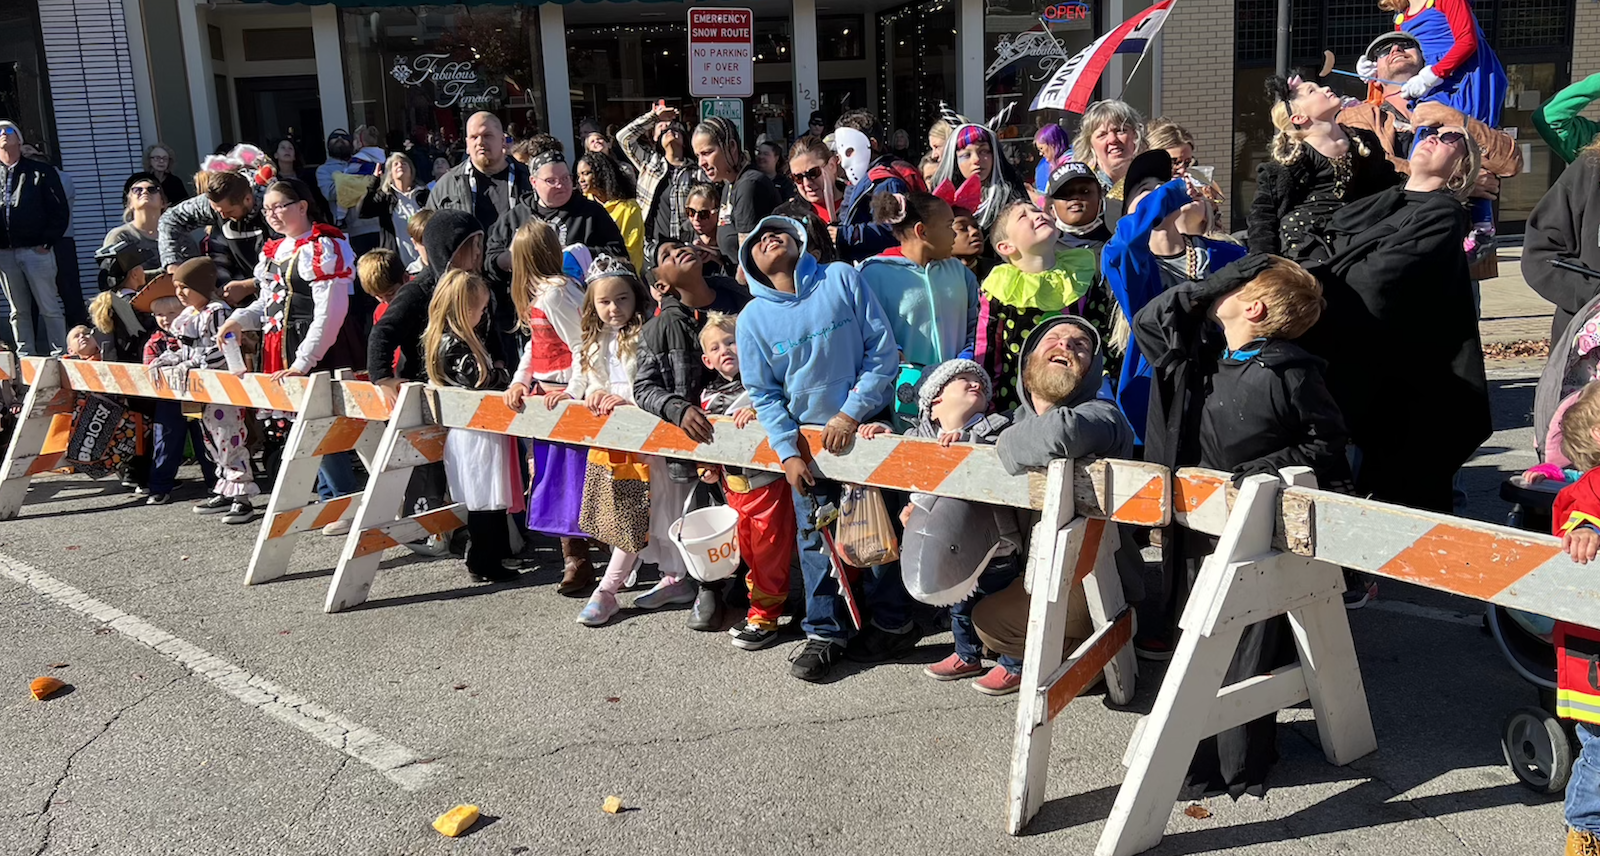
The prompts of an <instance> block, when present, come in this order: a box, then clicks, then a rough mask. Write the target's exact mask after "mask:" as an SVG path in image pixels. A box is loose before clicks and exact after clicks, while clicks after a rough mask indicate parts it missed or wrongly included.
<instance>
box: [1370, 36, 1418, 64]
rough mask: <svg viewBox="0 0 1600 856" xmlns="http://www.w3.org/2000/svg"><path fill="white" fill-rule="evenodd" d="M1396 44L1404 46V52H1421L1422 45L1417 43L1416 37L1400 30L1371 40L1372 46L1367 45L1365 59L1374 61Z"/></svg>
mask: <svg viewBox="0 0 1600 856" xmlns="http://www.w3.org/2000/svg"><path fill="white" fill-rule="evenodd" d="M1396 42H1399V43H1401V44H1402V45H1404V47H1405V49H1406V50H1422V43H1421V42H1419V41H1417V37H1416V36H1413V35H1411V34H1410V33H1407V32H1404V31H1402V30H1390V31H1389V32H1387V33H1384V34H1383V35H1381V36H1379V37H1377V38H1375V39H1373V40H1372V44H1370V45H1367V52H1366V54H1365V56H1366V58H1367V59H1371V60H1376V59H1377V58H1378V57H1380V56H1382V55H1383V54H1385V53H1388V52H1389V47H1390V46H1391V45H1393V44H1395V43H1396Z"/></svg>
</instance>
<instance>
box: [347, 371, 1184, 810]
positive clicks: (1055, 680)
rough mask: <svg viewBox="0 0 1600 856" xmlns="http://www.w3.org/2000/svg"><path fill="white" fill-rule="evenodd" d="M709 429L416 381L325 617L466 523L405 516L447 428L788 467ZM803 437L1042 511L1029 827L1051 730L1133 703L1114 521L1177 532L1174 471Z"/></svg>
mask: <svg viewBox="0 0 1600 856" xmlns="http://www.w3.org/2000/svg"><path fill="white" fill-rule="evenodd" d="M713 421H714V423H715V426H716V437H715V439H714V441H713V442H711V443H706V444H698V443H695V442H694V441H693V440H690V439H689V438H688V437H687V436H686V435H685V434H684V433H683V431H682V430H680V429H679V428H677V427H676V426H673V425H671V424H668V423H665V422H662V421H661V420H659V419H657V418H656V417H654V416H652V415H650V414H649V413H646V412H645V411H643V410H641V409H639V408H637V407H620V408H617V409H616V410H615V411H613V412H612V413H611V414H610V415H608V416H596V415H594V414H592V413H590V412H589V410H588V409H587V408H586V407H584V406H583V405H582V404H581V403H579V402H564V403H562V404H561V405H559V406H558V407H557V408H556V409H554V410H550V409H547V408H546V407H544V406H543V404H542V403H541V402H540V401H539V400H538V399H530V400H529V402H528V404H527V405H526V406H525V408H524V409H523V411H522V412H520V413H519V412H513V411H511V410H510V409H508V408H507V407H506V406H505V404H504V402H503V401H502V399H501V396H500V395H499V394H497V393H484V392H474V391H471V390H462V389H454V388H427V387H423V386H422V385H420V384H414V385H408V386H406V387H405V388H404V389H403V390H402V392H401V395H400V401H399V403H398V404H397V405H396V408H395V414H394V416H393V418H391V420H390V422H389V430H388V431H387V432H386V434H385V435H384V439H383V441H382V442H381V443H380V445H379V449H378V454H377V459H376V462H375V467H374V469H373V470H372V481H371V482H370V483H369V484H368V487H367V490H366V493H365V496H364V498H363V499H362V504H361V508H360V509H359V510H358V511H357V513H356V518H355V523H354V528H353V529H352V531H351V532H350V535H349V539H348V540H347V541H346V543H345V547H344V552H343V553H342V554H341V556H340V560H339V567H338V570H337V571H336V572H335V574H334V579H333V584H332V586H331V587H330V588H329V591H328V598H327V602H326V604H325V609H326V610H327V611H328V612H337V611H340V610H343V609H348V608H350V607H353V606H356V605H358V604H360V603H362V602H364V601H365V599H366V596H367V592H368V590H369V589H370V587H371V585H372V581H373V579H374V577H375V575H376V573H377V569H378V564H379V560H380V558H381V554H382V552H383V550H385V549H389V548H392V547H396V546H399V544H400V543H402V542H404V541H406V540H411V539H414V538H419V537H422V536H424V535H427V534H437V533H440V532H444V531H448V530H449V529H453V528H456V527H458V526H460V525H462V522H463V518H464V513H463V512H461V511H460V510H459V507H458V506H449V507H447V508H445V509H439V510H435V511H431V512H428V513H427V514H424V515H420V516H417V517H411V518H402V519H398V520H397V519H396V516H397V514H398V513H399V510H400V503H401V499H400V497H401V494H402V493H403V492H404V488H405V485H406V483H407V481H408V480H409V478H410V471H411V470H412V469H413V468H415V467H417V466H420V465H422V464H424V463H431V462H434V461H438V460H440V458H441V457H442V455H443V449H444V439H445V432H446V431H448V430H449V429H452V428H456V429H470V430H474V431H484V432H489V433H495V434H504V435H510V436H515V437H527V438H531V439H537V440H544V441H549V442H557V443H567V444H571V445H575V446H590V447H597V448H602V449H611V450H616V451H623V452H635V453H641V454H655V455H664V456H667V457H672V458H678V459H684V460H692V461H695V462H698V463H704V464H719V465H724V466H737V467H743V468H747V469H758V470H767V471H770V472H781V471H782V469H783V467H782V464H781V462H780V461H779V460H778V457H777V455H776V454H774V453H773V451H772V447H771V445H770V444H769V443H768V442H767V438H766V435H765V434H764V433H763V432H762V431H761V428H760V426H759V425H756V424H751V425H749V426H747V427H745V428H735V427H734V425H733V422H732V420H730V419H727V418H720V417H719V418H715V419H714V420H713ZM801 433H802V435H803V436H804V437H805V440H806V442H807V444H808V446H809V447H810V448H811V449H812V450H814V456H813V461H814V469H815V471H816V472H817V473H818V474H819V475H821V476H822V477H823V478H827V479H830V480H834V481H838V482H843V483H848V484H860V485H870V486H874V487H880V488H887V489H891V490H900V491H916V492H920V493H928V494H934V495H937V496H947V497H954V498H957V499H964V500H969V501H974V502H981V503H987V504H991V505H1001V506H1011V507H1016V508H1025V509H1030V510H1038V511H1042V512H1043V517H1042V521H1041V522H1040V523H1039V524H1038V525H1037V526H1036V527H1035V528H1034V531H1033V534H1032V536H1031V545H1032V546H1031V549H1030V551H1029V556H1028V564H1027V580H1028V587H1029V591H1030V592H1031V593H1032V597H1033V609H1034V613H1033V616H1032V617H1031V618H1030V622H1029V627H1028V640H1027V645H1028V656H1027V658H1025V660H1024V664H1023V683H1022V695H1021V703H1020V704H1019V705H1018V722H1019V727H1018V735H1017V741H1016V746H1015V751H1014V755H1013V766H1012V769H1013V773H1012V781H1011V795H1010V799H1009V803H1008V805H1009V809H1008V811H1009V813H1010V815H1011V817H1012V823H1013V825H1014V826H1015V827H1016V828H1019V829H1020V827H1021V825H1022V823H1024V822H1025V821H1026V818H1027V817H1029V816H1031V815H1032V814H1033V813H1034V812H1036V811H1037V810H1038V806H1039V802H1040V800H1041V799H1042V797H1043V793H1044V785H1045V776H1046V771H1047V767H1048V762H1049V756H1050V737H1051V722H1052V720H1053V719H1055V717H1056V716H1057V715H1059V714H1060V713H1061V711H1062V709H1063V708H1065V707H1066V705H1067V703H1068V702H1070V701H1071V700H1072V699H1073V698H1075V697H1076V696H1077V695H1078V694H1079V693H1080V692H1082V691H1083V689H1084V688H1085V687H1087V686H1089V685H1090V684H1092V683H1094V678H1095V677H1096V676H1097V675H1102V674H1103V675H1104V676H1105V679H1106V683H1107V687H1108V692H1109V694H1110V696H1111V698H1112V699H1113V701H1116V702H1119V703H1125V702H1127V701H1129V700H1130V699H1131V698H1132V697H1133V689H1134V659H1133V650H1132V647H1131V646H1130V645H1129V644H1128V642H1129V641H1130V638H1131V635H1132V621H1133V619H1132V614H1131V612H1130V610H1129V609H1128V607H1127V604H1126V603H1125V601H1124V599H1123V596H1122V588H1121V584H1120V581H1119V577H1118V575H1117V573H1116V569H1115V563H1114V561H1113V558H1112V557H1113V553H1114V552H1115V551H1116V548H1117V527H1116V526H1114V525H1108V522H1109V523H1129V524H1134V525H1139V526H1149V527H1155V526H1164V525H1166V524H1167V523H1168V522H1170V519H1171V513H1170V508H1169V496H1170V493H1171V491H1170V487H1169V484H1168V481H1169V477H1168V473H1167V470H1166V469H1165V468H1162V467H1159V466H1154V465H1150V464H1144V463H1138V462H1134V461H1114V460H1112V461H1095V462H1089V463H1075V462H1070V461H1059V462H1057V463H1056V464H1055V465H1053V466H1052V467H1051V468H1050V470H1049V471H1048V472H1033V473H1026V474H1023V475H1015V476H1013V475H1010V474H1009V473H1007V472H1006V471H1005V469H1004V467H1002V466H1001V464H1000V460H999V456H998V455H997V454H996V452H995V450H994V449H993V448H992V447H986V446H974V445H969V444H957V445H953V446H950V447H942V446H940V445H939V444H938V443H937V442H934V441H931V440H920V439H914V438H908V437H891V436H885V437H880V438H878V439H875V440H873V441H872V442H866V443H864V442H855V443H853V444H852V445H851V446H850V447H849V448H847V449H846V450H845V451H844V452H843V453H841V454H838V455H834V454H831V453H829V452H827V451H825V450H823V449H822V437H821V429H820V428H812V427H807V428H803V429H801ZM1075 583H1081V584H1082V587H1081V589H1080V588H1077V587H1075V585H1074V584H1075ZM1079 590H1081V591H1083V592H1085V594H1086V596H1087V606H1088V612H1089V615H1090V618H1091V619H1092V622H1093V625H1094V632H1093V635H1092V636H1091V637H1090V639H1089V640H1088V641H1086V642H1085V643H1083V645H1081V646H1080V647H1079V648H1078V650H1077V651H1076V652H1074V653H1073V655H1072V656H1071V657H1070V658H1067V659H1066V660H1065V662H1063V657H1062V646H1063V644H1064V641H1065V630H1066V614H1067V608H1068V600H1069V598H1071V597H1073V596H1075V594H1074V592H1076V591H1079Z"/></svg>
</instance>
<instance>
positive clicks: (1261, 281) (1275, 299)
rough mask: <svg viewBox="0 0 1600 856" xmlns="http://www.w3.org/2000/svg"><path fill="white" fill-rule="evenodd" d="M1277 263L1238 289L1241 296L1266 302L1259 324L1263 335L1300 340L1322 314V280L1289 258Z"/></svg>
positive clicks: (1248, 299) (1240, 297)
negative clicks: (1319, 280) (1264, 315)
mask: <svg viewBox="0 0 1600 856" xmlns="http://www.w3.org/2000/svg"><path fill="white" fill-rule="evenodd" d="M1274 262H1275V263H1274V264H1273V266H1272V267H1269V268H1267V269H1266V270H1264V271H1262V272H1261V275H1260V276H1257V277H1256V278H1255V279H1252V280H1250V281H1249V282H1247V283H1245V284H1244V286H1243V287H1242V288H1240V289H1239V299H1240V300H1243V301H1252V300H1259V301H1261V302H1262V303H1264V304H1266V307H1267V317H1266V318H1265V319H1264V320H1262V321H1261V322H1260V323H1259V324H1257V325H1256V329H1257V331H1258V332H1259V333H1260V334H1261V336H1262V337H1264V338H1268V339H1298V338H1300V337H1301V336H1304V335H1305V333H1306V331H1307V330H1310V329H1311V327H1312V325H1314V324H1316V323H1317V319H1319V318H1321V317H1322V308H1323V306H1324V305H1326V301H1325V300H1323V298H1322V283H1321V282H1318V281H1317V278H1316V277H1315V276H1312V275H1311V272H1310V271H1308V270H1306V269H1305V268H1303V267H1301V266H1300V265H1298V264H1296V263H1295V262H1293V261H1290V260H1289V259H1285V258H1278V257H1274Z"/></svg>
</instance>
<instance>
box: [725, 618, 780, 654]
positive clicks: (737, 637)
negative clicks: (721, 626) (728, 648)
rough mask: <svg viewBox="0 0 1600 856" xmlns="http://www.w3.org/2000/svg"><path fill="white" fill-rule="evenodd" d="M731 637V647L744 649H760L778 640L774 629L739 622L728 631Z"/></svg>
mask: <svg viewBox="0 0 1600 856" xmlns="http://www.w3.org/2000/svg"><path fill="white" fill-rule="evenodd" d="M728 635H729V636H732V637H733V647H735V648H739V649H742V650H745V651H760V650H761V649H762V648H765V647H767V646H768V645H771V644H772V643H774V642H776V641H778V631H777V630H776V629H772V630H763V629H761V628H760V627H757V626H756V625H754V624H749V623H746V624H741V625H739V626H738V627H734V628H733V629H731V630H729V631H728Z"/></svg>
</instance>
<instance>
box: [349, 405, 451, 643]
mask: <svg viewBox="0 0 1600 856" xmlns="http://www.w3.org/2000/svg"><path fill="white" fill-rule="evenodd" d="M426 393H427V388H426V387H424V386H423V385H422V384H406V385H405V386H403V387H401V389H400V399H399V401H397V402H396V403H395V406H394V410H393V412H392V413H391V414H390V417H389V425H388V428H387V429H386V430H385V431H384V434H383V439H382V440H381V441H379V443H378V447H377V450H376V451H375V453H374V455H373V459H372V465H371V467H370V468H369V469H370V473H371V477H370V478H369V480H368V481H367V489H366V492H365V493H364V494H362V498H361V504H360V507H359V508H357V509H356V514H355V520H354V523H353V525H352V526H351V528H350V534H349V536H348V537H347V538H346V539H345V542H344V549H343V550H342V551H341V552H340V553H339V567H338V569H337V570H335V571H334V574H333V583H332V584H331V585H330V586H329V587H328V598H327V600H326V602H325V603H324V604H323V611H324V612H339V611H341V610H345V609H349V608H350V607H353V606H358V605H360V604H362V603H364V602H366V599H367V592H368V591H369V590H370V589H371V588H372V580H373V578H374V577H376V576H377V573H378V562H379V560H380V559H382V557H383V551H384V550H387V549H389V548H391V547H398V546H400V545H401V544H403V543H406V542H408V541H415V540H418V539H421V538H426V537H427V536H429V535H440V534H443V533H445V532H451V531H454V530H456V529H459V528H461V527H462V526H465V525H466V509H465V507H464V506H462V505H461V504H460V503H455V504H453V505H447V506H445V507H444V508H439V509H434V510H431V511H427V512H424V513H422V514H418V515H416V516H414V517H405V518H400V519H398V520H397V519H395V518H396V516H397V515H398V514H399V513H400V511H401V506H402V505H403V504H404V502H405V492H406V485H407V484H408V483H409V482H410V481H411V471H412V470H414V469H416V468H417V467H418V466H420V465H422V464H428V463H437V462H438V461H440V460H442V459H443V457H444V441H445V436H446V434H447V431H448V429H445V428H443V427H441V426H439V425H438V424H437V420H436V419H435V418H434V417H433V415H431V414H430V413H429V412H428V411H429V408H428V406H427V401H426V400H425V397H426Z"/></svg>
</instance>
